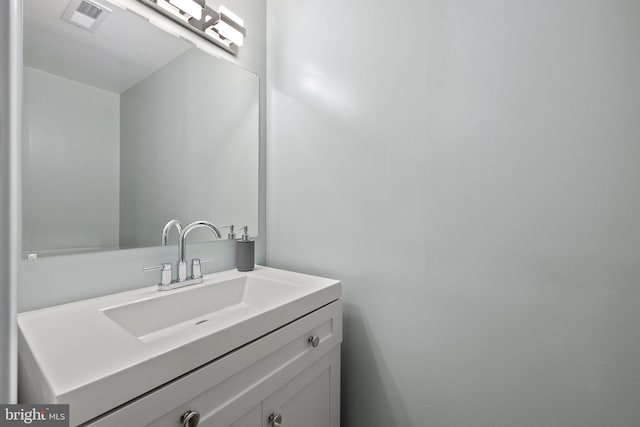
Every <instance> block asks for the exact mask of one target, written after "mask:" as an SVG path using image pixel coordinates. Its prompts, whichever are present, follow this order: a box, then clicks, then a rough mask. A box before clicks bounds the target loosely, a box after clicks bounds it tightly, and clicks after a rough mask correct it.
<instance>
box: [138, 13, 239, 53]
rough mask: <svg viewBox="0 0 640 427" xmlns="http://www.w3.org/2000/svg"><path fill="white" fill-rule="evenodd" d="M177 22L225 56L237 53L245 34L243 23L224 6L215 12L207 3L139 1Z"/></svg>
mask: <svg viewBox="0 0 640 427" xmlns="http://www.w3.org/2000/svg"><path fill="white" fill-rule="evenodd" d="M138 1H139V2H141V3H144V4H146V5H148V6H151V7H152V8H154V9H156V10H157V11H159V12H162V13H163V14H164V15H166V16H168V17H170V18H172V19H174V20H176V21H177V22H178V23H180V24H182V25H183V26H185V27H187V28H188V29H190V30H191V31H193V32H195V33H197V34H199V35H201V36H203V37H204V38H206V39H208V40H210V41H212V42H213V43H215V44H217V45H218V46H219V47H221V48H223V49H224V50H226V51H227V52H230V53H232V54H236V53H238V47H239V46H242V45H243V44H244V38H245V36H246V34H247V30H246V29H245V28H244V20H243V19H242V18H240V17H239V16H238V15H236V14H235V13H233V12H232V11H231V10H229V9H228V8H227V7H225V6H220V8H219V11H215V10H214V9H212V8H211V7H209V6H207V5H206V0H138Z"/></svg>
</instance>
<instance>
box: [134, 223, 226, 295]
mask: <svg viewBox="0 0 640 427" xmlns="http://www.w3.org/2000/svg"><path fill="white" fill-rule="evenodd" d="M173 226H175V227H176V228H177V229H178V230H179V231H180V236H179V237H178V265H177V267H178V273H177V275H178V277H176V279H175V280H171V275H172V274H171V264H167V263H164V264H162V265H158V266H154V267H147V268H145V269H144V271H154V270H161V272H162V277H161V280H160V282H159V283H158V290H159V291H168V290H171V289H177V288H181V287H183V286H188V285H195V284H197V283H202V280H203V279H202V267H201V264H202V263H203V262H208V261H213V260H212V259H211V258H207V259H202V260H201V259H199V258H194V259H192V260H191V277H189V278H187V254H186V246H187V236H188V235H189V233H191V231H193V230H195V229H196V228H200V227H204V228H208V229H209V230H211V232H212V233H213V234H214V235H215V236H216V237H217V238H218V239H221V238H222V233H220V229H219V228H218V227H216V226H215V224H213V223H211V222H209V221H194V222H192V223H191V224H189V225H187V226H186V227H184V228H182V224H180V221H178V220H176V219H172V220H171V221H169V222H167V224H166V225H165V226H164V229H163V230H162V244H163V246H164V245H166V238H167V236H168V235H169V231H170V230H171V227H173Z"/></svg>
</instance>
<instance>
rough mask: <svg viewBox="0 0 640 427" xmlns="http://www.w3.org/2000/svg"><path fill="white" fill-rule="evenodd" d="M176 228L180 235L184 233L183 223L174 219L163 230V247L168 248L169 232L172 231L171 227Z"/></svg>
mask: <svg viewBox="0 0 640 427" xmlns="http://www.w3.org/2000/svg"><path fill="white" fill-rule="evenodd" d="M174 226H175V227H176V230H178V234H180V233H182V223H181V222H180V221H178V220H177V219H172V220H169V221H167V223H166V224H165V225H164V228H163V229H162V246H167V240H168V239H169V232H170V231H171V227H174Z"/></svg>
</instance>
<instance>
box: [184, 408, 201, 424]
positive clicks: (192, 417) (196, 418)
mask: <svg viewBox="0 0 640 427" xmlns="http://www.w3.org/2000/svg"><path fill="white" fill-rule="evenodd" d="M199 422H200V412H198V411H187V412H185V413H184V414H182V427H196V426H197V425H198V423H199Z"/></svg>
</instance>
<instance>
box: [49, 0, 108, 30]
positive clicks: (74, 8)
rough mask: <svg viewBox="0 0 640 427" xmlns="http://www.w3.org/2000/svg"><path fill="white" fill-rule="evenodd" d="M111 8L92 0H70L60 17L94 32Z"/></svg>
mask: <svg viewBox="0 0 640 427" xmlns="http://www.w3.org/2000/svg"><path fill="white" fill-rule="evenodd" d="M110 13H111V10H110V9H108V8H106V7H104V6H103V5H101V4H100V3H96V2H95V1H92V0H71V2H70V3H69V4H68V5H67V8H66V9H65V10H64V13H63V14H62V16H61V17H60V18H61V19H62V20H63V21H65V22H68V23H70V24H72V25H75V26H76V27H80V28H82V29H84V30H87V31H90V32H92V33H95V31H96V29H97V28H98V27H99V26H100V24H102V22H104V20H105V19H106V18H107V16H108V15H109V14H110Z"/></svg>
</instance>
